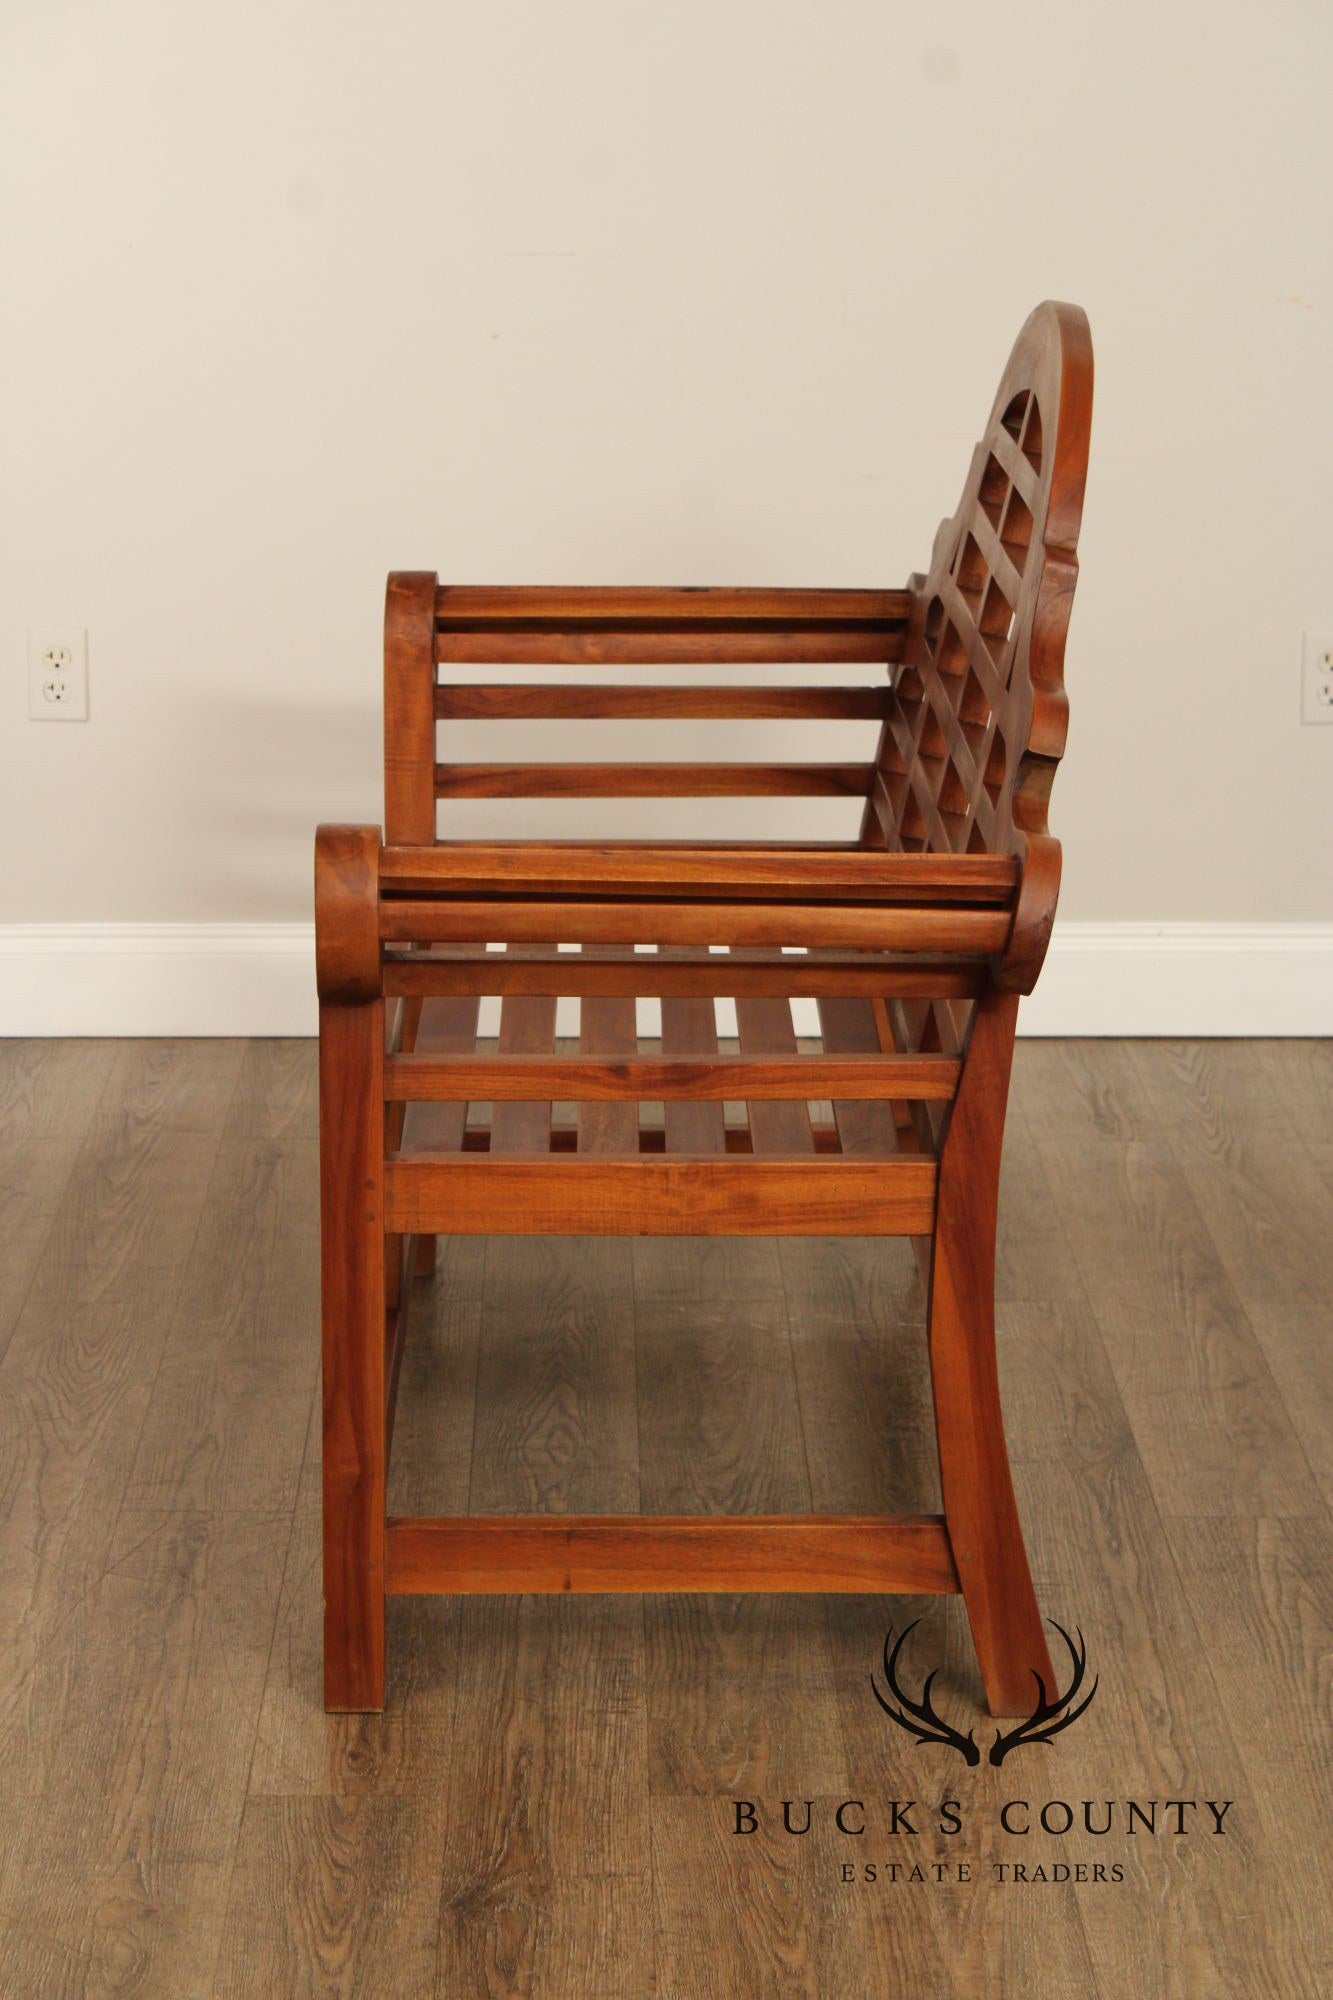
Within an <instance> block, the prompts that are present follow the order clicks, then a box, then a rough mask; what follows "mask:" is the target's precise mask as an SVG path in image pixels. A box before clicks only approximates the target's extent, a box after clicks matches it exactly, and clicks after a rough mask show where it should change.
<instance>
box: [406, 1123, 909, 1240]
mask: <svg viewBox="0 0 1333 2000" xmlns="http://www.w3.org/2000/svg"><path fill="white" fill-rule="evenodd" d="M503 1108H504V1107H502V1106H497V1107H496V1110H497V1115H498V1114H499V1112H500V1111H501V1110H502V1109H503ZM385 1181H386V1187H385V1201H386V1227H387V1228H388V1229H389V1230H391V1231H394V1232H401V1233H403V1234H408V1233H411V1234H416V1233H418V1232H420V1233H422V1234H426V1235H429V1234H440V1233H442V1232H445V1231H450V1232H452V1233H454V1234H457V1235H480V1236H487V1235H489V1236H541V1235H552V1236H565V1235H574V1236H580V1235H582V1236H708V1235H723V1236H725V1235H733V1236H784V1235H792V1236H916V1235H920V1234H921V1233H922V1232H923V1231H925V1230H927V1229H929V1228H930V1225H931V1216H932V1213H933V1205H934V1190H935V1163H934V1161H933V1160H928V1159H924V1158H921V1157H919V1156H917V1155H901V1154H900V1155H899V1156H898V1157H896V1158H895V1159H892V1160H884V1161H879V1160H844V1159H842V1158H840V1157H838V1156H830V1157H828V1158H826V1159H821V1160H820V1161H818V1162H816V1161H815V1159H814V1157H813V1153H812V1150H811V1149H809V1148H807V1149H806V1151H805V1153H804V1155H801V1156H797V1157H795V1158H790V1159H779V1158H769V1159H755V1158H747V1157H744V1156H731V1155H729V1156H728V1157H727V1158H726V1159H724V1160H718V1159H693V1158H691V1157H689V1156H687V1155H685V1156H676V1155H672V1154H665V1155H659V1156H656V1157H654V1156H653V1155H651V1154H646V1153H641V1154H640V1155H639V1156H638V1158H637V1159H615V1160H599V1159H581V1158H580V1157H579V1156H578V1155H574V1156H573V1157H572V1158H571V1157H569V1156H564V1157H560V1158H555V1157H548V1158H545V1159H515V1158H507V1157H503V1156H502V1157H498V1158H497V1157H496V1156H495V1154H494V1153H462V1154H455V1155H453V1156H449V1155H447V1154H427V1155H425V1156H424V1157H421V1156H415V1157H413V1158H411V1159H406V1158H404V1157H403V1156H402V1155H401V1154H393V1155H390V1157H389V1160H388V1163H387V1166H386V1170H385Z"/></svg>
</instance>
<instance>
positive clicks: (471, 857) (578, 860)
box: [380, 841, 1018, 903]
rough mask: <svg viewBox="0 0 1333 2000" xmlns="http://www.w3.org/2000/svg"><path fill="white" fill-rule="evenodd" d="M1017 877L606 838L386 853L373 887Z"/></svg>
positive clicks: (801, 885)
mask: <svg viewBox="0 0 1333 2000" xmlns="http://www.w3.org/2000/svg"><path fill="white" fill-rule="evenodd" d="M1017 881H1018V863H1017V860H1016V859H1015V858H1014V856H1012V855H1007V854H1006V855H995V854H982V855H972V854H882V853H872V852H868V851H866V850H865V849H859V848H852V849H850V850H849V849H846V848H841V849H835V850H834V851H833V852H831V853H830V852H820V851H818V850H814V851H811V850H807V849H799V848H798V849H789V848H777V849H773V848H758V847H756V848H726V847H702V848H680V847H675V846H668V845H665V844H664V845H663V846H661V847H657V846H649V847H646V848H625V847H622V846H619V845H617V844H616V843H614V842H605V843H588V844H585V845H581V846H568V845H562V844H561V843H558V842H540V841H531V842H522V843H520V844H518V845H515V844H512V843H510V842H507V841H445V842H442V843H440V844H439V845H438V846H435V847H428V848H424V849H423V848H420V847H386V848H385V849H384V850H383V853H382V854H381V856H380V883H381V886H382V887H383V888H385V889H387V890H389V891H390V892H391V893H393V894H405V893H407V892H409V891H414V890H426V891H430V890H435V889H447V890H448V891H449V892H450V893H451V894H454V895H492V894H512V893H513V892H514V891H515V890H520V889H521V890H524V891H526V892H527V893H529V894H532V895H566V894H571V893H572V894H581V895H598V894H601V895H607V894H612V895H624V894H625V893H626V892H627V891H635V892H638V893H640V894H645V893H647V894H661V895H671V896H677V897H678V896H679V895H680V894H681V893H682V891H684V890H686V889H690V890H694V891H696V892H698V893H699V894H700V895H709V896H727V897H741V898H744V897H762V896H784V895H785V896H795V897H797V898H798V899H799V900H801V901H803V902H804V901H816V900H818V899H819V898H821V897H823V896H826V895H828V896H838V897H840V898H843V899H852V900H856V901H861V900H865V901H874V900H879V899H883V898H886V897H888V898H901V899H911V898H914V897H917V896H922V897H927V896H929V897H932V898H933V899H935V900H939V899H940V898H941V897H944V898H946V899H953V900H956V901H959V902H968V903H973V902H1007V901H1008V900H1009V899H1010V898H1011V897H1012V895H1013V892H1014V888H1015V886H1016V884H1017Z"/></svg>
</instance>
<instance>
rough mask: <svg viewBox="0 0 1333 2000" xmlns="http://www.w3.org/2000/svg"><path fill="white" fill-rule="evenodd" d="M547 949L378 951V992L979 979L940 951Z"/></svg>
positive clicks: (841, 987)
mask: <svg viewBox="0 0 1333 2000" xmlns="http://www.w3.org/2000/svg"><path fill="white" fill-rule="evenodd" d="M551 958H552V955H551V954H550V953H544V954H542V955H540V956H539V955H538V947H537V946H535V945H517V946H513V947H511V948H510V950H508V951H506V952H495V951H489V952H488V951H483V950H481V949H479V948H477V947H475V946H471V947H469V946H463V945H453V946H449V945H444V946H441V947H440V948H439V949H438V950H436V951H433V952H430V953H425V952H423V953H419V954H417V953H414V954H411V955H408V954H402V955H399V954H396V953H393V952H389V953H386V955H385V960H384V990H385V992H386V993H388V994H389V995H390V996H393V995H395V994H399V995H401V994H418V993H500V994H504V993H544V992H550V990H551V988H552V986H553V985H554V986H557V987H558V988H559V991H560V992H561V993H569V994H583V993H637V994H651V995H653V996H657V997H661V998H662V999H663V1000H665V999H667V998H671V997H677V996H678V997H680V998H682V999H687V998H694V997H696V996H709V995H714V994H716V995H725V996H730V995H733V994H740V993H760V994H764V993H767V994H774V993H776V994H788V995H790V996H791V997H792V998H794V999H806V998H810V997H811V996H814V995H818V994H821V993H834V992H842V993H857V994H863V995H867V996H874V995H884V996H895V997H904V996H906V997H909V998H913V997H916V998H919V997H921V996H923V995H928V994H950V995H955V996H958V997H962V998H966V997H967V996H968V995H970V994H974V993H975V992H976V991H977V990H978V988H979V986H980V984H981V982H982V980H983V978H984V977H985V972H984V968H983V967H982V966H981V965H980V964H979V963H974V964H969V963H967V962H966V961H958V960H952V959H947V958H917V959H913V958H901V957H897V958H895V957H889V958H881V957H880V956H878V955H877V954H872V953H868V952H850V951H843V952H839V951H831V952H820V953H817V954H816V953H813V952H812V953H810V954H809V955H801V956H797V955H795V954H792V953H783V952H756V953H755V955H754V956H753V957H752V958H748V959H746V960H743V961H742V960H740V959H737V958H733V957H732V955H731V954H730V953H729V952H710V951H708V950H707V949H704V948H700V947H696V946H692V945H676V946H673V947H668V948H666V949H664V950H658V951H656V952H651V953H649V952H642V953H639V954H637V955H636V956H635V957H634V959H633V960H632V961H630V960H626V961H625V962H624V963H605V962H602V963H599V962H597V961H595V960H593V959H590V958H588V957H586V956H585V955H584V954H583V953H582V952H562V953H561V955H560V958H559V962H558V970H555V971H553V970H551V969H550V968H551Z"/></svg>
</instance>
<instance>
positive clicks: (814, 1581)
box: [387, 1514, 958, 1596]
mask: <svg viewBox="0 0 1333 2000" xmlns="http://www.w3.org/2000/svg"><path fill="white" fill-rule="evenodd" d="M387 1588H388V1589H389V1590H390V1591H391V1592H397V1593H399V1594H402V1595H411V1594H413V1593H414V1592H421V1591H439V1592H441V1593H443V1594H444V1595H446V1596H448V1595H456V1594H458V1593H466V1592H477V1591H481V1592H484V1593H487V1594H493V1593H494V1592H496V1591H497V1590H505V1589H508V1590H519V1591H539V1592H545V1593H550V1592H552V1591H554V1592H557V1593H560V1592H565V1591H581V1592H585V1593H589V1594H595V1593H598V1592H601V1593H606V1592H608V1591H626V1590H630V1591H681V1590H706V1591H733V1590H749V1591H755V1590H765V1591H774V1590H780V1591H791V1590H799V1591H811V1590H821V1591H825V1590H828V1591H834V1590H854V1591H861V1592H865V1591H872V1592H873V1591H880V1592H893V1591H917V1592H921V1591H928V1592H932V1593H943V1592H948V1591H953V1590H957V1588H958V1576H957V1572H956V1571H955V1569H954V1565H953V1557H952V1555H951V1553H950V1548H949V1537H948V1534H947V1532H946V1530H945V1526H944V1517H943V1516H942V1515H924V1514H922V1515H900V1516H892V1515H884V1514H877V1515H872V1514H865V1515H853V1514H840V1515H811V1514H783V1515H776V1516H759V1515H751V1516H748V1517H745V1518H737V1517H736V1516H734V1515H733V1516H723V1517H721V1518H718V1519H713V1520H709V1519H706V1518H703V1517H700V1516H697V1515H694V1516H692V1515H674V1516H673V1515H660V1514H659V1515H654V1516H652V1517H651V1518H646V1517H645V1516H643V1515H639V1514H624V1515H615V1514H584V1515H568V1516H564V1517H562V1518H560V1519H554V1520H549V1521H542V1520H534V1519H532V1517H531V1516H520V1515H515V1516H497V1517H494V1518H492V1519H489V1520H484V1521H478V1520H463V1519H459V1520H444V1519H431V1520H406V1519H390V1521H389V1526H388V1559H387Z"/></svg>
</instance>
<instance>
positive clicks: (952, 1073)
mask: <svg viewBox="0 0 1333 2000" xmlns="http://www.w3.org/2000/svg"><path fill="white" fill-rule="evenodd" d="M816 1005H817V1006H818V1008H819V1028H820V1033H821V1035H822V1036H823V1040H824V1051H825V1054H826V1055H844V1056H861V1057H864V1058H869V1059H873V1058H874V1057H875V1056H877V1055H879V1054H880V1053H881V1050H880V1035H879V1029H878V1027H877V1025H876V1021H875V1007H874V1003H873V1001H870V1000H860V999H856V998H840V997H838V996H835V995H829V996H827V997H825V998H823V999H821V1000H819V1001H817V1002H816ZM942 1073H943V1072H942ZM947 1073H948V1075H949V1079H950V1088H951V1089H955V1088H956V1087H957V1078H958V1070H957V1066H956V1065H949V1066H948V1069H947ZM834 1087H835V1088H836V1086H834ZM909 1094H912V1093H908V1092H906V1091H905V1092H904V1093H903V1095H904V1096H907V1095H909ZM833 1116H834V1120H835V1122H836V1124H837V1127H838V1137H839V1139H840V1140H841V1142H842V1150H843V1152H844V1153H848V1154H852V1155H857V1154H862V1155H864V1154H867V1153H869V1154H873V1155H875V1156H877V1157H878V1158H880V1159H882V1158H883V1157H884V1155H885V1153H887V1152H892V1151H893V1150H894V1148H895V1147H896V1146H897V1145H898V1143H899V1139H898V1128H897V1124H896V1122H895V1120H894V1116H893V1107H892V1105H891V1104H888V1103H886V1102H884V1101H883V1100H882V1099H881V1100H880V1101H878V1102H867V1101H866V1100H864V1099H861V1098H846V1097H842V1098H839V1097H837V1096H835V1097H834V1099H833Z"/></svg>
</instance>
